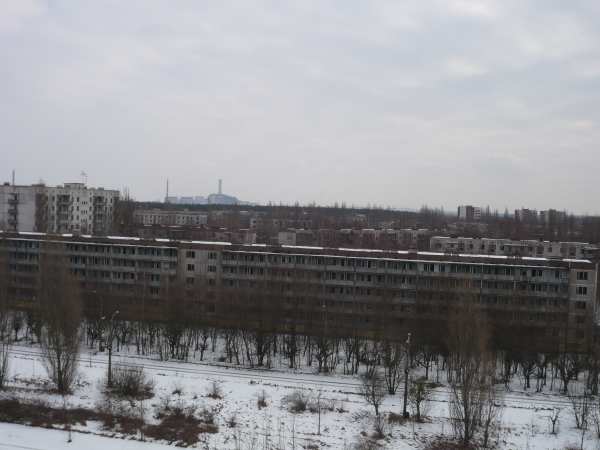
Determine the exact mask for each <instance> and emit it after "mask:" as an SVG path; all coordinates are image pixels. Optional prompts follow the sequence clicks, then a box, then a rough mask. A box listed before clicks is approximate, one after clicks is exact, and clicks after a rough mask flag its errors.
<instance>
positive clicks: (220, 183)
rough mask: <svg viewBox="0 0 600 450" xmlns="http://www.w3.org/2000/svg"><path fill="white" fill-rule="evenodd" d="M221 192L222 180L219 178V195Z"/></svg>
mask: <svg viewBox="0 0 600 450" xmlns="http://www.w3.org/2000/svg"><path fill="white" fill-rule="evenodd" d="M222 193H223V180H222V179H220V178H219V195H221V194H222Z"/></svg>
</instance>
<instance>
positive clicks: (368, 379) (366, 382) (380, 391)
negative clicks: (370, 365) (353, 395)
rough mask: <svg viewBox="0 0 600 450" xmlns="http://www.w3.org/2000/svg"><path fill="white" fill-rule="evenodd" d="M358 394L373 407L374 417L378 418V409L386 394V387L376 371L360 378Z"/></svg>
mask: <svg viewBox="0 0 600 450" xmlns="http://www.w3.org/2000/svg"><path fill="white" fill-rule="evenodd" d="M360 393H361V394H362V396H363V397H364V398H365V401H366V402H367V403H368V404H369V405H371V406H373V408H374V409H375V415H376V416H379V407H380V406H381V403H382V402H383V399H384V397H385V394H386V385H385V380H384V378H383V376H382V375H381V373H380V372H379V371H378V370H377V369H374V370H373V371H372V372H371V373H367V374H365V375H363V376H362V377H361V385H360Z"/></svg>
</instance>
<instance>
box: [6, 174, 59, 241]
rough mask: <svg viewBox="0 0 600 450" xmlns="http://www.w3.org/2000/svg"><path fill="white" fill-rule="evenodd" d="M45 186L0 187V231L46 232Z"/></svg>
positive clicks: (7, 184)
mask: <svg viewBox="0 0 600 450" xmlns="http://www.w3.org/2000/svg"><path fill="white" fill-rule="evenodd" d="M45 189H46V188H45V186H42V185H39V186H15V185H11V184H9V183H5V184H4V185H2V186H0V229H1V230H9V231H38V230H43V231H46V230H47V205H46V201H45V200H46V192H45Z"/></svg>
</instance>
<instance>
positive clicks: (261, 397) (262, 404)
mask: <svg viewBox="0 0 600 450" xmlns="http://www.w3.org/2000/svg"><path fill="white" fill-rule="evenodd" d="M267 405H268V404H267V393H266V392H265V390H264V389H263V390H262V391H260V392H259V393H258V396H257V398H256V406H257V407H258V409H263V408H266V407H267Z"/></svg>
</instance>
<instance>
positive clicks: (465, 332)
mask: <svg viewBox="0 0 600 450" xmlns="http://www.w3.org/2000/svg"><path fill="white" fill-rule="evenodd" d="M448 331H449V334H448V344H449V350H450V356H451V364H452V381H451V382H450V402H449V408H450V417H451V419H452V424H453V427H454V431H455V434H456V435H457V436H458V437H459V438H460V439H461V441H462V443H463V444H464V445H465V446H468V445H469V444H470V442H471V440H472V439H473V437H474V436H475V433H476V432H477V430H478V429H479V427H480V425H481V414H482V409H483V406H484V404H485V400H486V389H485V378H486V375H487V373H488V367H489V366H488V365H489V364H490V361H491V358H490V356H489V354H488V353H489V352H488V342H489V327H488V324H487V322H486V320H485V317H484V316H483V315H482V314H481V312H480V311H479V310H477V309H476V307H475V306H474V305H473V303H472V302H471V299H469V298H467V299H464V300H463V301H462V303H461V304H460V305H459V306H457V307H456V308H455V310H454V311H452V313H451V315H450V319H449V330H448Z"/></svg>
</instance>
